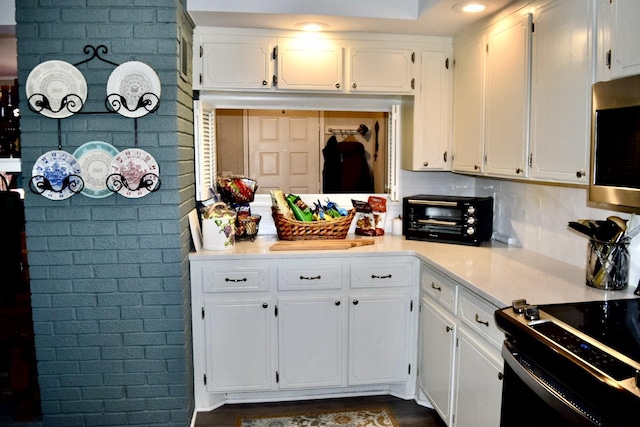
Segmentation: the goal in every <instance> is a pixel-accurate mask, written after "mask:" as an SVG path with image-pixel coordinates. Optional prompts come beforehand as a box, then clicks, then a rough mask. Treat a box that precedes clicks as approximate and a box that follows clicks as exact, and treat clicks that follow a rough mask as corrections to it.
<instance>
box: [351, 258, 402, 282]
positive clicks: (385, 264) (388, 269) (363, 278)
mask: <svg viewBox="0 0 640 427" xmlns="http://www.w3.org/2000/svg"><path fill="white" fill-rule="evenodd" d="M413 266H414V263H413V262H411V261H397V262H396V261H393V258H391V259H390V258H384V259H382V258H381V259H379V260H376V259H374V260H373V261H369V262H367V263H366V264H365V263H362V264H352V265H351V287H352V288H383V287H389V286H392V287H399V286H411V285H412V283H413Z"/></svg>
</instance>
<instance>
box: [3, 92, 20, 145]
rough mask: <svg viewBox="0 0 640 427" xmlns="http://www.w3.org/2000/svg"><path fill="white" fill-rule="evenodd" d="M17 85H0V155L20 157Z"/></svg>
mask: <svg viewBox="0 0 640 427" xmlns="http://www.w3.org/2000/svg"><path fill="white" fill-rule="evenodd" d="M19 138H20V114H19V110H18V103H17V86H8V85H7V86H1V87H0V157H5V158H6V157H20V145H19Z"/></svg>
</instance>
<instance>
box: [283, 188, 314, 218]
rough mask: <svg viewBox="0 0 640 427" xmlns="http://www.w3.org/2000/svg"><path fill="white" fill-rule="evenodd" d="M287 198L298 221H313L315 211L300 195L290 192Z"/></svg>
mask: <svg viewBox="0 0 640 427" xmlns="http://www.w3.org/2000/svg"><path fill="white" fill-rule="evenodd" d="M286 200H287V203H289V206H291V210H292V211H293V215H295V217H296V219H297V220H298V221H313V211H312V210H311V208H310V207H309V206H307V204H306V203H305V202H304V201H303V200H302V199H301V198H300V196H296V195H295V194H288V195H287V197H286Z"/></svg>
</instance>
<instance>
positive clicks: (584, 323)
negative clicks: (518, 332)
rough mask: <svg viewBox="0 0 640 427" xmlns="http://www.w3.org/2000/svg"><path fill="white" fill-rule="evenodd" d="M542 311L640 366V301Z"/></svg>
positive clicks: (544, 307) (554, 306) (552, 307)
mask: <svg viewBox="0 0 640 427" xmlns="http://www.w3.org/2000/svg"><path fill="white" fill-rule="evenodd" d="M539 309H540V310H542V311H544V312H545V313H547V314H548V315H549V316H552V317H554V318H556V319H558V320H560V321H561V322H564V323H566V324H567V325H569V326H571V327H573V328H575V329H577V330H578V331H580V332H582V333H584V334H585V335H587V336H589V337H591V338H593V339H595V340H597V341H599V342H601V343H602V344H604V345H606V346H608V347H611V348H612V349H614V350H616V351H618V352H620V353H622V354H624V355H625V356H627V357H629V358H630V359H632V360H635V361H637V362H640V298H632V299H621V300H612V301H592V302H583V303H572V304H552V305H542V306H539Z"/></svg>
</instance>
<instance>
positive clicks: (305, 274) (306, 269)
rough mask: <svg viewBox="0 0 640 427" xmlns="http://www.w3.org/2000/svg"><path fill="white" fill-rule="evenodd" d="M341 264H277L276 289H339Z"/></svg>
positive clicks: (340, 285) (340, 286)
mask: <svg viewBox="0 0 640 427" xmlns="http://www.w3.org/2000/svg"><path fill="white" fill-rule="evenodd" d="M342 277H343V274H342V265H340V264H321V263H318V262H315V263H313V264H302V265H299V266H292V265H286V266H283V265H281V266H278V290H304V289H341V288H342V283H343V280H342Z"/></svg>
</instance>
